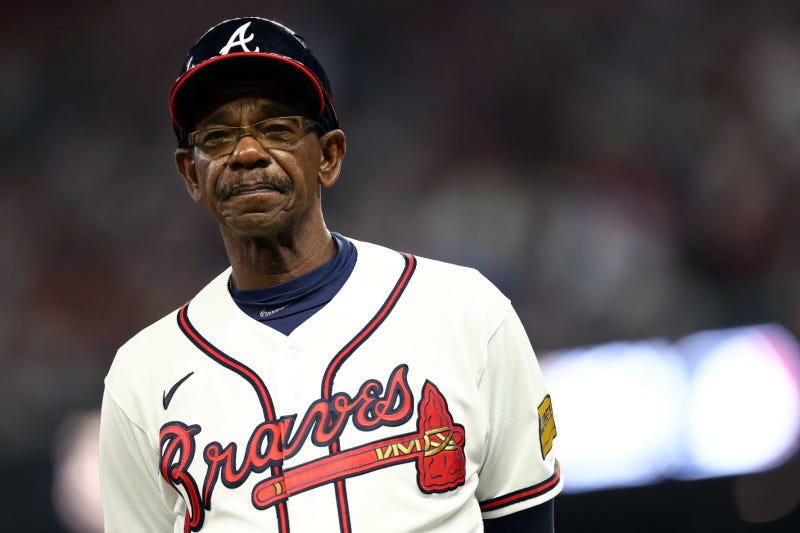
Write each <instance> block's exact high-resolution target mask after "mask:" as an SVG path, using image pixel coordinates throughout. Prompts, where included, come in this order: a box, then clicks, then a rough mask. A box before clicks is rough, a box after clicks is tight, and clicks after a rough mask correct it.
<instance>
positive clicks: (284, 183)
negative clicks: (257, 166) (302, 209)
mask: <svg viewBox="0 0 800 533" xmlns="http://www.w3.org/2000/svg"><path fill="white" fill-rule="evenodd" d="M261 188H264V189H273V190H276V191H278V192H281V193H287V192H290V191H291V190H292V189H294V183H293V182H292V180H291V178H289V177H287V176H272V175H270V174H269V173H268V172H266V171H259V170H251V171H249V172H247V173H242V174H239V175H237V176H236V177H234V178H233V179H232V180H229V181H225V182H224V183H218V184H217V188H216V190H215V191H214V194H215V195H216V197H217V200H219V201H224V200H227V199H228V198H230V197H231V196H233V195H234V194H236V192H237V191H240V190H242V189H244V190H253V189H261Z"/></svg>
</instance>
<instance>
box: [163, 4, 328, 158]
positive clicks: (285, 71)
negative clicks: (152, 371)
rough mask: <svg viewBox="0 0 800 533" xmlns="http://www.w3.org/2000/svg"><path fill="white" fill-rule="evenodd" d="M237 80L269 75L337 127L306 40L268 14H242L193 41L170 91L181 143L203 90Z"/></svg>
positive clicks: (323, 80) (324, 82) (321, 119)
mask: <svg viewBox="0 0 800 533" xmlns="http://www.w3.org/2000/svg"><path fill="white" fill-rule="evenodd" d="M239 80H253V81H256V82H257V81H259V80H264V81H271V82H277V83H278V84H279V85H280V86H282V87H286V88H287V89H288V90H289V91H291V93H292V95H294V96H297V97H298V99H299V100H300V101H301V102H304V103H306V104H307V105H308V107H309V109H311V110H313V111H311V112H312V113H313V114H315V115H316V116H310V117H308V118H311V119H314V120H316V121H317V122H319V123H320V124H322V126H323V129H324V130H325V131H330V130H332V129H336V128H338V127H339V120H338V118H337V117H336V110H335V108H334V106H333V98H332V96H331V87H330V82H329V81H328V76H327V75H326V74H325V70H324V69H323V68H322V65H321V64H320V63H319V61H317V58H316V57H314V54H313V53H312V51H311V48H309V46H308V44H307V43H306V42H305V40H304V39H303V38H302V37H301V36H299V35H297V34H296V33H295V32H293V31H292V30H290V29H289V28H287V27H286V26H283V25H282V24H278V23H277V22H274V21H272V20H268V19H265V18H260V17H243V18H236V19H231V20H226V21H224V22H221V23H219V24H217V25H216V26H214V27H212V28H211V29H210V30H208V31H207V32H206V33H205V34H203V36H202V37H200V39H199V40H198V41H197V42H196V43H195V44H194V46H192V48H191V49H190V50H189V53H188V54H187V55H186V59H185V61H184V62H183V66H182V67H181V73H180V76H179V77H178V79H177V80H175V83H174V84H173V85H172V90H171V91H170V94H169V113H170V117H171V119H172V125H173V129H174V130H175V134H176V136H177V137H178V141H179V142H180V143H181V144H182V145H186V143H187V135H188V133H189V131H190V130H191V129H192V128H193V127H194V119H195V117H194V113H195V112H196V111H197V107H198V105H199V104H200V102H201V101H202V99H203V97H204V96H205V95H207V94H208V92H209V91H210V90H212V89H214V88H216V87H219V86H223V85H224V84H228V83H232V82H236V81H239Z"/></svg>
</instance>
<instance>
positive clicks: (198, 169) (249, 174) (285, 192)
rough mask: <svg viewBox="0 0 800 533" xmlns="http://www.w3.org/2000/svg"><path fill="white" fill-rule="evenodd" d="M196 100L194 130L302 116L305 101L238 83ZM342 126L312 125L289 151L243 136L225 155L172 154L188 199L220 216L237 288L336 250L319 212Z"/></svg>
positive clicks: (269, 281) (261, 283) (310, 265)
mask: <svg viewBox="0 0 800 533" xmlns="http://www.w3.org/2000/svg"><path fill="white" fill-rule="evenodd" d="M209 102H210V103H208V104H205V105H203V106H201V111H200V112H199V113H198V119H197V120H196V122H195V128H196V129H198V130H199V129H206V128H210V127H214V126H246V125H249V124H253V123H255V122H258V121H260V120H264V119H267V118H272V117H277V116H286V115H303V114H306V115H307V112H306V110H305V109H303V107H302V106H301V105H299V104H297V103H296V102H292V101H291V100H290V99H288V98H285V97H283V95H281V94H280V93H279V92H277V91H270V90H269V89H268V88H262V87H259V88H258V89H257V90H256V89H250V88H248V87H247V86H244V87H240V86H235V87H232V88H229V89H226V90H224V91H221V92H219V93H217V94H216V95H214V97H213V99H211V100H210V101H209ZM345 150H346V141H345V135H344V132H342V131H341V130H338V129H337V130H332V131H329V132H327V133H325V134H324V135H322V136H317V135H316V134H315V133H313V132H309V133H308V134H307V135H305V136H304V137H303V138H302V139H300V141H299V142H298V143H297V144H296V145H295V146H294V147H292V148H291V149H290V150H278V149H266V148H264V147H263V146H261V144H260V143H259V142H258V141H257V140H255V139H254V138H253V137H250V136H244V137H242V138H241V139H240V140H239V142H238V144H237V145H236V147H235V148H234V150H233V152H232V153H231V154H229V155H226V156H222V157H218V158H211V157H209V156H207V155H206V154H204V153H203V152H201V151H200V150H198V149H196V148H178V149H177V150H176V152H175V161H176V163H177V165H178V170H179V171H180V173H181V175H182V176H183V178H184V180H185V182H186V188H187V190H188V191H189V195H190V196H191V197H192V199H193V200H194V201H195V202H197V203H200V204H203V205H204V206H205V207H206V209H207V210H208V212H209V213H210V214H211V216H212V217H214V219H215V220H216V221H217V224H218V225H219V228H220V231H221V233H222V240H223V243H224V245H225V250H226V252H227V254H228V259H229V260H230V263H231V266H232V267H233V279H232V282H233V283H234V285H235V287H237V288H239V289H260V288H265V287H270V286H273V285H277V284H279V283H283V282H285V281H288V280H291V279H294V278H296V277H298V276H301V275H302V274H305V273H307V272H309V271H311V270H313V269H314V268H316V267H318V266H320V265H322V264H323V263H324V262H325V261H327V260H329V259H330V258H332V257H333V256H334V255H335V254H336V245H335V244H334V243H333V239H332V237H331V234H330V232H329V231H328V229H327V227H326V226H325V221H324V218H323V216H322V199H321V195H322V188H324V187H330V186H332V185H333V184H334V183H336V180H337V179H338V177H339V172H340V170H341V167H342V160H343V158H344V154H345Z"/></svg>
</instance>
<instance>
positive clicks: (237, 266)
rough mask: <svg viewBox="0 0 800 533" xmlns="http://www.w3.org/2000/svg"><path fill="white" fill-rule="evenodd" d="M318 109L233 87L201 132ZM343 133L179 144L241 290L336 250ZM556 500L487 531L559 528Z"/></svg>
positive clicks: (180, 158) (212, 108)
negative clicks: (330, 194)
mask: <svg viewBox="0 0 800 533" xmlns="http://www.w3.org/2000/svg"><path fill="white" fill-rule="evenodd" d="M289 115H304V116H312V114H311V112H310V111H309V110H308V109H307V108H305V107H304V106H303V105H302V104H301V103H299V102H296V101H294V100H292V98H291V97H290V96H289V95H287V94H286V93H285V92H282V91H281V90H280V89H279V88H277V87H269V86H268V85H265V84H264V83H259V84H258V85H257V86H256V85H254V84H247V83H244V84H240V85H232V86H229V87H227V88H225V89H224V90H222V91H219V92H217V93H215V94H212V95H210V96H209V98H208V99H207V100H206V101H205V102H203V103H201V105H200V106H199V109H198V113H197V119H196V121H195V129H197V130H201V129H207V128H211V127H217V126H247V125H250V124H253V123H255V122H258V121H261V120H264V119H267V118H272V117H279V116H289ZM345 150H346V141H345V135H344V132H342V131H341V130H338V129H337V130H332V131H329V132H327V133H325V134H324V135H322V136H317V135H316V134H315V133H313V132H310V133H309V134H307V135H306V136H304V137H303V138H302V139H301V140H300V141H299V142H298V143H297V144H296V145H295V146H294V147H292V148H291V149H290V150H278V149H266V148H264V147H263V146H262V145H261V144H260V143H259V142H258V141H257V140H255V139H254V138H253V137H250V136H244V137H242V138H241V139H239V142H238V143H237V145H236V147H235V148H234V150H233V152H231V153H230V154H228V155H225V156H222V157H217V158H212V157H209V156H208V155H206V154H204V153H203V152H202V151H200V150H198V149H196V148H178V149H177V150H176V151H175V161H176V163H177V165H178V170H179V171H180V173H181V175H182V176H183V178H184V181H185V182H186V189H187V190H188V191H189V196H191V197H192V199H193V200H194V201H195V202H197V203H199V204H203V205H204V206H205V207H206V209H207V210H208V212H209V213H210V214H211V216H212V217H213V218H214V219H215V220H216V222H217V224H218V225H219V228H220V232H221V233H222V240H223V243H224V244H225V250H226V252H227V254H228V259H229V260H230V263H231V266H232V268H233V275H232V280H231V281H232V283H233V285H234V286H235V287H236V288H239V289H248V290H251V289H261V288H266V287H270V286H273V285H278V284H280V283H283V282H285V281H289V280H291V279H294V278H296V277H298V276H301V275H303V274H305V273H307V272H310V271H311V270H313V269H315V268H317V267H318V266H320V265H322V264H323V263H325V262H326V261H327V260H329V259H331V258H332V257H333V256H334V255H335V254H336V245H335V244H334V242H333V238H332V237H331V234H330V232H329V231H328V228H327V227H326V226H325V220H324V218H323V216H322V189H323V188H327V187H330V186H332V185H333V184H334V183H336V180H337V179H338V178H339V173H340V171H341V168H342V160H343V159H344V154H345ZM552 513H553V507H552V503H548V504H545V505H541V506H538V507H534V508H532V509H528V510H525V511H521V512H519V513H515V514H513V515H510V516H508V517H503V518H498V519H494V520H488V521H486V522H485V528H486V531H487V532H492V533H521V532H524V531H526V532H528V531H530V532H537V533H540V532H541V533H544V532H550V531H552V527H553V526H552Z"/></svg>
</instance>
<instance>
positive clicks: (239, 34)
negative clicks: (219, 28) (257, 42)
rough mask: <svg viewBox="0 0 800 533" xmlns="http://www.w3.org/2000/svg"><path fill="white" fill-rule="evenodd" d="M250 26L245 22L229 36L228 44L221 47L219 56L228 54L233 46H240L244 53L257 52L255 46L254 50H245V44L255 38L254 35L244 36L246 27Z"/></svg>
mask: <svg viewBox="0 0 800 533" xmlns="http://www.w3.org/2000/svg"><path fill="white" fill-rule="evenodd" d="M248 26H250V22H245V23H244V24H242V25H241V26H239V27H238V28H237V29H236V31H235V32H233V34H232V35H231V37H230V39H228V44H226V45H225V46H223V47H222V48H221V49H220V51H219V55H221V56H224V55H225V54H227V53H230V51H231V48H233V47H234V46H240V47H241V48H242V50H244V51H245V52H258V47H257V46H256V49H255V50H250V49H249V48H247V43H249V42H250V41H252V40H253V39H254V38H255V35H253V34H252V33H251V34H250V35H246V32H247V27H248Z"/></svg>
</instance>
